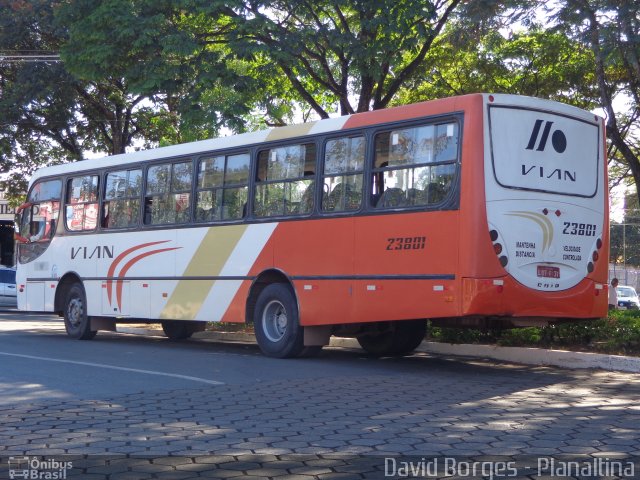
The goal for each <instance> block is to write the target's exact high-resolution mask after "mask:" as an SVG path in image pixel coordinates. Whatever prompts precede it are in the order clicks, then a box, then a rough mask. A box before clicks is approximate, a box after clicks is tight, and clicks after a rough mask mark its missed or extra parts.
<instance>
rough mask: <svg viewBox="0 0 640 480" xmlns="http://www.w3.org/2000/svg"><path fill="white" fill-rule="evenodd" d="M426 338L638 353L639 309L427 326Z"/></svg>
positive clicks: (601, 351) (614, 352)
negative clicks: (524, 324) (541, 320)
mask: <svg viewBox="0 0 640 480" xmlns="http://www.w3.org/2000/svg"><path fill="white" fill-rule="evenodd" d="M427 339H429V340H432V341H436V342H444V343H483V344H496V345H501V346H508V347H542V348H558V349H567V350H580V351H589V352H598V353H612V354H622V355H640V311H638V310H626V311H625V310H617V311H614V312H611V313H610V314H609V316H608V318H603V319H599V320H592V321H579V322H572V323H563V324H558V325H552V326H549V327H529V328H515V329H511V330H476V329H459V328H438V327H430V328H429V331H428V334H427Z"/></svg>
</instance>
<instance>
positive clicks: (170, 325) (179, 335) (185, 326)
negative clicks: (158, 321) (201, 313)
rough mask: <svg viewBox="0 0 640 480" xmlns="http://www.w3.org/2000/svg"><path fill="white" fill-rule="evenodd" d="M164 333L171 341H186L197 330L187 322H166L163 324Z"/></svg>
mask: <svg viewBox="0 0 640 480" xmlns="http://www.w3.org/2000/svg"><path fill="white" fill-rule="evenodd" d="M162 331H163V332H164V334H165V335H166V336H167V337H168V338H169V340H186V339H187V338H190V337H191V335H193V334H194V333H195V332H196V331H197V329H196V328H195V327H194V326H193V325H192V323H191V322H189V321H187V320H165V321H164V322H162Z"/></svg>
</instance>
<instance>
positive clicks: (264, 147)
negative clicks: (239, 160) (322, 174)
mask: <svg viewBox="0 0 640 480" xmlns="http://www.w3.org/2000/svg"><path fill="white" fill-rule="evenodd" d="M322 138H324V135H318V136H315V135H304V136H300V137H296V138H295V139H286V140H284V141H274V142H264V143H262V144H257V145H255V149H254V150H252V158H251V160H252V164H251V166H252V170H251V176H250V178H249V187H250V188H249V194H250V195H251V198H250V202H248V204H249V206H248V208H249V211H248V212H247V219H249V220H251V221H253V222H259V223H262V222H270V221H273V220H274V219H277V220H282V219H290V218H292V219H300V218H309V217H312V216H314V215H316V214H317V207H318V168H319V153H318V152H319V150H320V148H319V144H318V142H319V141H320V140H321V139H322ZM309 144H313V145H314V147H315V159H314V162H313V165H314V168H315V171H314V173H313V180H312V181H313V187H314V188H313V205H312V207H311V210H310V211H309V212H305V213H290V214H282V215H269V216H258V215H256V214H255V195H256V191H257V187H258V184H262V185H268V184H273V183H286V182H290V181H300V180H304V179H305V177H304V171H303V176H302V177H295V178H293V177H292V178H287V179H279V180H265V181H263V182H258V181H257V180H256V179H257V178H258V168H259V160H260V153H261V152H268V151H270V150H273V149H277V148H286V147H291V146H297V145H309ZM320 146H321V145H320ZM305 164H306V162H305Z"/></svg>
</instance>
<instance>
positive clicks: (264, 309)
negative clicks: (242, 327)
mask: <svg viewBox="0 0 640 480" xmlns="http://www.w3.org/2000/svg"><path fill="white" fill-rule="evenodd" d="M253 323H254V328H255V333H256V340H257V341H258V346H259V347H260V350H262V352H263V353H264V354H265V355H267V356H268V357H274V358H291V357H298V356H307V355H309V354H311V353H312V352H311V351H310V350H307V349H305V346H304V329H303V327H301V326H300V323H299V319H298V305H297V303H296V299H295V296H294V294H293V291H292V290H291V288H290V287H289V286H288V285H286V284H284V283H273V284H271V285H268V286H267V287H265V289H264V290H262V292H260V295H258V300H257V302H256V307H255V311H254V318H253Z"/></svg>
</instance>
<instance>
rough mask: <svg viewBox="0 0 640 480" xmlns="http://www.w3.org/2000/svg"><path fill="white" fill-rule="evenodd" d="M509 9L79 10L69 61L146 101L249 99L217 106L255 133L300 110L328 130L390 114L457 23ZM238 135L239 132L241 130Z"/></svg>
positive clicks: (298, 2)
mask: <svg viewBox="0 0 640 480" xmlns="http://www.w3.org/2000/svg"><path fill="white" fill-rule="evenodd" d="M522 2H523V0H520V1H519V2H516V1H512V2H511V3H522ZM467 3H469V4H473V8H472V7H471V6H468V5H467ZM502 3H503V5H507V4H509V3H510V2H506V3H505V2H502ZM497 4H498V2H494V1H490V0H478V1H475V2H462V1H461V0H433V1H425V0H375V1H370V0H319V1H314V2H310V1H309V0H277V1H275V2H274V1H262V0H227V1H217V2H216V1H213V2H212V1H205V0H166V1H160V2H159V1H155V0H154V1H151V0H137V1H133V2H131V1H125V0H102V1H100V2H95V1H91V0H72V1H70V2H66V3H65V4H64V5H63V6H62V7H61V11H64V12H65V15H67V17H68V18H70V19H71V21H70V23H71V24H72V25H74V28H72V29H71V33H70V39H69V42H68V43H67V45H66V46H65V47H64V49H63V54H64V56H65V58H66V59H67V63H68V64H69V65H70V68H71V69H72V71H74V72H75V73H77V74H79V75H81V76H83V77H85V78H97V77H100V76H103V75H104V74H105V73H107V72H108V71H110V70H111V69H113V68H116V69H118V68H119V67H120V66H123V67H124V68H123V69H122V70H121V71H122V72H123V77H124V78H127V79H128V80H129V81H130V82H131V85H133V86H134V88H135V89H136V90H138V91H145V90H146V89H149V88H150V89H151V90H154V91H165V92H167V93H168V92H176V91H180V92H183V93H186V94H187V95H186V96H182V95H180V96H179V97H180V98H181V99H182V100H183V101H186V102H187V103H188V105H189V107H195V106H199V107H200V108H202V107H203V105H204V102H203V100H204V99H205V98H207V97H206V95H207V93H208V92H211V91H212V89H213V91H218V92H219V93H220V92H226V93H229V92H228V90H229V89H231V90H232V92H233V94H234V95H235V96H237V98H231V100H232V101H231V102H228V103H227V102H226V101H225V100H226V97H225V95H222V96H220V95H217V96H216V97H215V98H216V100H217V101H218V102H219V103H218V104H217V108H218V112H219V113H220V114H221V115H222V116H223V117H226V118H227V119H239V120H240V121H244V120H246V118H247V117H248V116H249V117H250V116H251V115H252V112H255V111H256V110H258V111H260V110H261V111H262V112H263V113H264V114H265V119H266V122H267V123H271V124H281V123H285V122H286V121H288V120H289V119H290V118H291V114H292V112H293V111H294V110H295V108H296V107H301V108H299V109H301V110H303V111H304V110H306V109H307V108H309V109H310V110H311V111H313V112H314V113H315V114H316V115H317V116H318V117H320V118H327V117H328V116H329V115H330V114H331V113H333V112H335V111H336V110H337V111H338V112H339V113H340V114H342V115H345V114H351V113H354V112H362V111H367V110H370V109H379V108H384V107H386V106H388V105H389V104H390V102H391V101H392V100H393V99H394V97H395V96H396V95H397V93H398V91H399V90H400V89H401V88H402V87H403V86H405V85H406V84H407V82H410V81H411V80H412V79H413V78H415V77H416V76H419V75H420V74H421V70H422V69H423V68H424V67H425V65H426V58H427V55H428V53H429V51H430V49H431V48H432V47H433V45H434V41H435V40H436V39H437V38H438V36H439V35H440V34H441V32H442V31H443V29H444V27H445V26H446V25H447V23H448V22H449V21H450V20H451V19H452V18H453V17H454V16H455V15H459V16H465V15H472V16H473V18H476V16H479V15H483V16H490V15H491V14H493V13H494V12H496V11H499V10H500V9H503V8H506V7H505V6H498V5H497ZM133 25H136V28H134V27H133ZM185 79H188V80H185ZM225 89H226V90H225ZM267 99H268V100H269V101H265V100H267ZM275 99H279V101H277V100H275ZM292 104H293V105H295V106H294V107H293V108H292ZM239 105H244V106H245V107H249V108H248V109H245V110H244V111H243V110H242V109H241V108H239ZM225 107H228V108H225ZM187 111H188V108H187V109H184V111H183V114H186V113H187ZM231 123H232V124H233V126H234V127H235V128H236V129H237V128H238V127H239V125H238V123H240V122H238V121H235V122H231Z"/></svg>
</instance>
